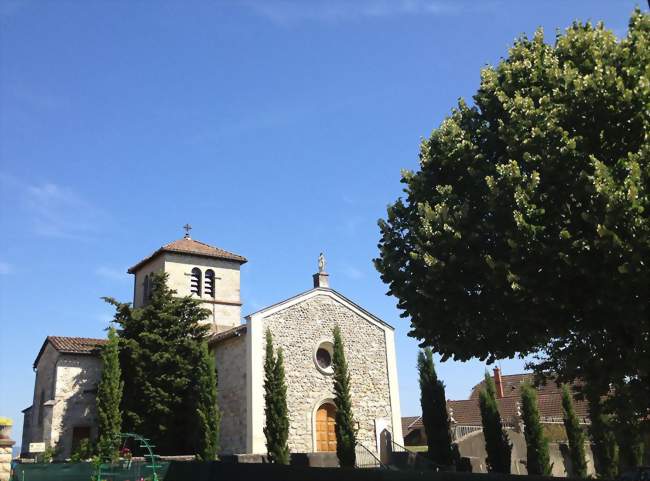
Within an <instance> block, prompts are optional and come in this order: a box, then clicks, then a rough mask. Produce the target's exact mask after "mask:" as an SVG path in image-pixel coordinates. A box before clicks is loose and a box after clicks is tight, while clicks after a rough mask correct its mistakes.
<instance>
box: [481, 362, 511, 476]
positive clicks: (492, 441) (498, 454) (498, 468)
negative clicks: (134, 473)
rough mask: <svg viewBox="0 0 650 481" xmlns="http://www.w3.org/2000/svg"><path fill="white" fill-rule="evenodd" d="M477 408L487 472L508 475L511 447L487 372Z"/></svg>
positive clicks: (492, 383) (492, 381)
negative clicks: (485, 454)
mask: <svg viewBox="0 0 650 481" xmlns="http://www.w3.org/2000/svg"><path fill="white" fill-rule="evenodd" d="M479 407H480V409H481V421H482V423H483V436H484V437H485V451H486V452H487V459H486V462H487V465H488V470H489V471H490V472H496V473H505V474H510V452H511V450H512V446H511V445H510V442H509V441H508V435H507V434H506V432H505V430H504V429H503V424H502V423H501V415H500V414H499V408H498V405H497V395H496V387H495V385H494V380H493V379H492V378H491V377H490V375H489V374H488V373H487V372H486V373H485V387H484V388H483V389H482V390H481V392H480V393H479Z"/></svg>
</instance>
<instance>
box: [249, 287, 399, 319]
mask: <svg viewBox="0 0 650 481" xmlns="http://www.w3.org/2000/svg"><path fill="white" fill-rule="evenodd" d="M314 293H324V294H329V295H331V296H333V297H336V298H338V299H339V300H340V301H343V302H344V303H346V304H348V306H350V307H353V308H354V309H356V310H358V311H359V312H360V313H361V314H363V315H364V316H366V317H367V318H369V319H372V320H373V321H374V322H376V323H378V324H381V325H382V326H384V327H387V328H389V329H392V330H395V328H394V327H393V326H391V325H390V324H388V323H387V322H386V321H384V320H383V319H380V318H378V317H377V316H375V315H374V314H373V313H371V312H369V311H367V310H365V309H364V308H363V307H361V306H360V305H359V304H357V303H355V302H354V301H351V300H350V299H348V298H347V297H345V296H344V295H343V294H341V293H340V292H338V291H335V290H334V289H332V288H330V287H314V288H313V289H309V290H308V291H304V292H301V293H300V294H296V295H295V296H292V297H290V298H288V299H284V300H283V301H280V302H276V303H275V304H271V305H270V306H267V307H265V308H263V309H260V310H259V311H255V312H251V313H250V314H248V315H247V316H245V319H250V318H251V317H253V316H256V315H259V314H262V313H266V312H268V311H274V310H276V309H282V308H284V306H285V305H286V307H289V305H292V304H293V303H295V302H296V301H300V300H301V299H303V298H307V297H309V296H310V295H312V294H314Z"/></svg>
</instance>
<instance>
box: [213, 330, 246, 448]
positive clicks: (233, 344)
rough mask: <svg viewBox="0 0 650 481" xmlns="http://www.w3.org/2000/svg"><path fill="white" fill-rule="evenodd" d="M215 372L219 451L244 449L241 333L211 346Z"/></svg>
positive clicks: (244, 371) (244, 392)
mask: <svg viewBox="0 0 650 481" xmlns="http://www.w3.org/2000/svg"><path fill="white" fill-rule="evenodd" d="M214 356H215V365H216V366H217V373H218V375H219V386H218V396H217V398H218V402H219V408H220V409H221V451H220V452H221V453H222V454H239V453H245V452H246V404H247V403H246V342H245V335H242V336H238V337H233V338H230V339H226V340H223V341H220V342H219V343H217V344H216V345H215V346H214Z"/></svg>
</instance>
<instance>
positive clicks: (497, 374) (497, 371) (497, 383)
mask: <svg viewBox="0 0 650 481" xmlns="http://www.w3.org/2000/svg"><path fill="white" fill-rule="evenodd" d="M494 385H495V387H496V388H497V399H501V398H502V397H503V381H502V380H501V369H499V368H498V367H495V368H494Z"/></svg>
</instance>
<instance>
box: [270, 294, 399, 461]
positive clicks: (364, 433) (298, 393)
mask: <svg viewBox="0 0 650 481" xmlns="http://www.w3.org/2000/svg"><path fill="white" fill-rule="evenodd" d="M264 322H265V327H266V326H268V327H269V328H270V329H271V332H272V334H273V340H274V344H275V346H276V347H282V349H283V351H284V354H285V373H286V382H287V405H288V410H289V423H290V427H289V448H290V450H291V451H292V452H311V451H315V450H316V446H315V437H314V423H315V421H314V416H315V412H316V410H317V409H318V407H319V406H320V404H321V403H322V401H324V400H327V399H331V398H332V397H333V380H332V375H331V374H325V373H323V372H321V370H319V369H318V368H317V367H316V364H315V361H314V353H315V350H316V348H317V346H318V345H319V344H320V343H321V342H322V341H332V329H333V328H334V326H335V325H337V324H338V325H339V327H340V329H341V333H342V337H343V342H344V344H345V355H346V359H347V361H348V366H349V371H350V378H351V395H352V404H353V412H354V416H355V420H356V421H357V422H358V426H359V432H358V440H359V441H360V442H362V443H363V444H364V445H366V446H367V447H368V448H370V449H373V450H375V449H376V436H375V420H376V419H384V420H386V422H387V423H388V425H390V424H391V422H390V419H391V406H390V395H389V385H388V369H387V360H386V340H385V339H386V338H385V332H384V330H383V329H382V328H380V327H378V326H376V325H374V324H372V323H370V322H369V321H368V320H366V319H365V318H363V317H361V316H359V315H358V314H357V313H356V312H354V311H352V310H351V309H349V308H347V307H346V306H345V305H343V304H342V303H339V302H337V301H336V300H334V299H332V298H331V297H329V296H327V295H318V296H315V297H312V298H310V299H307V300H305V301H303V302H301V303H299V304H296V305H294V306H291V307H288V308H287V309H284V310H282V311H279V312H277V313H275V314H272V315H270V316H269V317H267V318H266V319H264Z"/></svg>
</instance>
